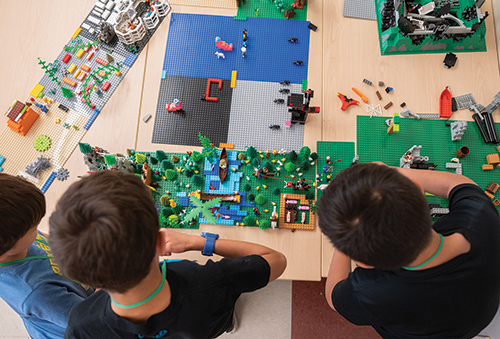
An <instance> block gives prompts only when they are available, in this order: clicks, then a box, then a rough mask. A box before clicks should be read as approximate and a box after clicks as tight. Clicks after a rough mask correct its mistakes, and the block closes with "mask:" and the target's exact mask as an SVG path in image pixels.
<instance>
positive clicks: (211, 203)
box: [184, 196, 222, 224]
mask: <svg viewBox="0 0 500 339" xmlns="http://www.w3.org/2000/svg"><path fill="white" fill-rule="evenodd" d="M221 200H222V198H215V199H212V200H208V201H205V202H203V201H201V200H200V199H199V198H198V197H195V196H192V197H190V198H189V202H190V203H191V204H192V205H194V208H193V209H191V210H190V211H189V213H188V214H186V216H185V217H184V218H185V220H192V219H195V218H197V217H199V215H200V213H201V214H202V216H203V218H205V219H206V220H207V221H208V222H209V223H211V224H215V217H214V215H213V213H212V211H211V210H210V208H212V207H215V206H217V205H218V204H219V203H220V202H221Z"/></svg>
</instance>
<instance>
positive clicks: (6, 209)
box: [0, 173, 93, 339]
mask: <svg viewBox="0 0 500 339" xmlns="http://www.w3.org/2000/svg"><path fill="white" fill-rule="evenodd" d="M44 214H45V197H44V195H43V194H42V192H40V190H39V189H38V188H36V187H35V186H34V185H33V184H31V183H30V182H28V181H26V180H24V179H22V178H19V177H14V176H11V175H8V174H5V173H0V297H1V298H2V299H3V300H4V301H5V302H6V303H7V304H9V306H10V307H12V309H13V310H14V311H16V312H17V314H19V316H21V318H22V319H23V322H24V326H25V327H26V330H27V331H28V333H29V335H30V336H31V337H32V338H37V339H38V338H50V339H53V338H63V337H64V332H65V330H66V325H67V322H68V316H69V311H70V310H71V308H72V307H73V306H74V305H75V304H77V303H79V302H80V301H82V300H84V299H85V298H86V297H88V296H89V295H90V294H92V292H93V289H92V288H89V287H88V286H85V287H83V286H82V285H80V284H79V283H77V282H74V281H71V280H69V279H68V278H66V277H64V276H63V275H62V274H61V272H60V271H59V268H58V266H57V264H56V263H54V261H53V260H52V259H51V258H52V254H51V250H50V247H49V245H48V243H47V239H46V238H45V236H44V235H43V234H42V233H41V232H39V231H38V230H37V225H38V223H39V222H40V220H41V219H42V217H43V216H44Z"/></svg>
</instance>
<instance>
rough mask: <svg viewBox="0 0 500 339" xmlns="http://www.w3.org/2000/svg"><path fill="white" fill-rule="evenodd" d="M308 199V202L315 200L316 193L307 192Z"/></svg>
mask: <svg viewBox="0 0 500 339" xmlns="http://www.w3.org/2000/svg"><path fill="white" fill-rule="evenodd" d="M306 199H307V200H314V191H313V190H311V189H310V190H309V191H307V192H306Z"/></svg>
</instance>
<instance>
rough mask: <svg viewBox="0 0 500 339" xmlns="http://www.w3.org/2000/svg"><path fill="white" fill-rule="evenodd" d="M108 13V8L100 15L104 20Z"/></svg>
mask: <svg viewBox="0 0 500 339" xmlns="http://www.w3.org/2000/svg"><path fill="white" fill-rule="evenodd" d="M110 14H111V12H110V11H108V10H106V11H105V12H104V13H102V15H101V17H102V18H103V19H104V20H106V19H107V18H108V17H109V15H110Z"/></svg>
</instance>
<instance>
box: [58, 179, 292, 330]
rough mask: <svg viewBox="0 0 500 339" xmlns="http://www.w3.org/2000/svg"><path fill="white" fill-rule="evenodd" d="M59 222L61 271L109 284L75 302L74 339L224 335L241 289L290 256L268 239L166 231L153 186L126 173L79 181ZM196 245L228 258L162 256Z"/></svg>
mask: <svg viewBox="0 0 500 339" xmlns="http://www.w3.org/2000/svg"><path fill="white" fill-rule="evenodd" d="M50 227H51V233H50V241H51V244H52V249H53V254H54V256H55V258H57V259H58V262H59V266H60V268H61V271H63V272H64V273H65V274H66V275H68V276H70V277H71V278H73V279H76V280H78V281H80V282H84V283H87V284H89V285H91V286H94V287H96V288H101V290H100V291H98V292H96V293H94V295H93V296H92V297H90V298H88V299H87V300H86V301H85V302H82V303H81V304H79V305H77V306H76V307H74V308H73V310H72V311H71V314H70V317H69V322H68V328H67V331H66V336H65V337H66V338H92V339H96V338H106V339H109V338H215V337H217V336H219V335H221V334H222V333H224V332H226V331H229V330H231V329H232V327H233V323H232V321H233V313H234V304H235V302H236V300H237V299H238V297H239V296H240V294H241V293H244V292H250V291H254V290H256V289H259V288H261V287H264V286H266V285H267V283H268V282H270V281H272V280H274V279H276V278H278V277H279V276H280V275H281V274H282V273H283V271H284V269H285V267H286V259H285V257H284V256H283V254H281V253H279V252H277V251H274V250H272V249H269V248H267V247H264V246H260V245H257V244H252V243H248V242H242V241H231V240H223V239H218V236H217V235H214V234H210V233H208V234H205V233H204V234H203V237H200V236H193V235H187V234H182V233H178V232H175V231H171V230H165V229H162V230H160V226H159V223H158V215H157V212H156V209H155V206H154V203H153V200H152V198H151V193H150V192H149V190H148V188H147V187H146V186H145V185H144V184H143V183H142V181H141V180H140V179H139V178H137V177H135V176H134V175H131V174H124V173H121V172H111V171H102V172H97V173H94V174H91V175H90V176H89V177H86V178H84V179H82V180H81V181H79V182H77V183H75V184H73V185H72V186H71V187H70V188H69V189H68V191H67V192H66V193H65V194H64V195H63V196H62V198H61V200H60V201H59V202H58V204H57V207H56V210H55V212H54V213H53V214H52V216H51V218H50ZM217 239H218V240H217ZM190 250H199V251H201V250H203V254H205V255H212V252H213V253H216V254H219V255H221V256H223V257H225V258H224V259H222V260H221V261H219V262H213V261H211V260H209V261H208V262H207V264H205V265H199V264H196V263H194V262H191V261H185V260H183V261H177V262H171V263H163V264H162V265H160V264H159V255H170V254H171V253H182V252H185V251H190Z"/></svg>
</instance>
